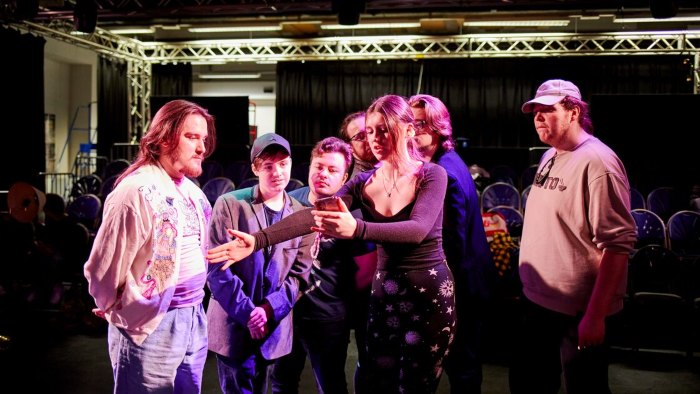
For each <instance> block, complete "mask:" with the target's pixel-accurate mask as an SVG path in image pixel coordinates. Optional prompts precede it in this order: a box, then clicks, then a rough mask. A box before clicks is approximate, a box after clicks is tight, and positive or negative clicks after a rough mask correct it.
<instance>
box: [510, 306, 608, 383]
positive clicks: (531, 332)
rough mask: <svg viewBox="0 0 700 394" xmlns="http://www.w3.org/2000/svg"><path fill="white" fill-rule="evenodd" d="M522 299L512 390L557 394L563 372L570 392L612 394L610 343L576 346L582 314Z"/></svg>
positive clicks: (511, 370)
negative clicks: (554, 308)
mask: <svg viewBox="0 0 700 394" xmlns="http://www.w3.org/2000/svg"><path fill="white" fill-rule="evenodd" d="M521 300H522V305H521V312H522V317H521V325H520V327H516V331H514V333H515V335H516V341H515V344H514V347H515V349H514V354H513V359H512V362H511V366H510V374H509V383H510V390H511V393H513V394H519V393H539V394H556V393H557V392H558V391H559V388H560V386H561V381H562V372H563V381H564V386H565V388H566V393H567V394H577V393H582V394H584V393H586V394H598V393H610V388H609V386H608V347H607V345H606V344H604V345H601V346H597V347H593V348H587V349H583V350H578V348H577V347H578V324H579V322H580V320H581V316H569V315H565V314H562V313H558V312H554V311H552V310H549V309H546V308H543V307H541V306H539V305H537V304H535V303H533V302H531V301H529V300H527V298H526V297H525V296H522V297H521ZM608 321H609V319H607V320H606V324H607V322H608Z"/></svg>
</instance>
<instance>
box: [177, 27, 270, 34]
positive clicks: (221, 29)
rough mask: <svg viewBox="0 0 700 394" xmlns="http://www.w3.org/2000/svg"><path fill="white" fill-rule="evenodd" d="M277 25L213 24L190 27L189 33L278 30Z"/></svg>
mask: <svg viewBox="0 0 700 394" xmlns="http://www.w3.org/2000/svg"><path fill="white" fill-rule="evenodd" d="M280 29H281V28H280V27H279V26H214V27H190V28H189V29H187V30H188V31H189V32H190V33H240V32H249V31H279V30H280Z"/></svg>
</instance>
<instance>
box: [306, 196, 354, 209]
mask: <svg viewBox="0 0 700 394" xmlns="http://www.w3.org/2000/svg"><path fill="white" fill-rule="evenodd" d="M314 208H315V209H316V210H317V211H333V212H347V209H345V204H343V203H342V202H341V201H340V198H339V197H336V196H330V197H324V198H319V199H318V200H316V202H315V203H314Z"/></svg>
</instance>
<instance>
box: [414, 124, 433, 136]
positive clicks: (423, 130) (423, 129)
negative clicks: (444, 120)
mask: <svg viewBox="0 0 700 394" xmlns="http://www.w3.org/2000/svg"><path fill="white" fill-rule="evenodd" d="M413 126H414V127H415V128H416V135H423V134H428V131H429V130H428V121H427V120H417V121H415V122H414V123H413Z"/></svg>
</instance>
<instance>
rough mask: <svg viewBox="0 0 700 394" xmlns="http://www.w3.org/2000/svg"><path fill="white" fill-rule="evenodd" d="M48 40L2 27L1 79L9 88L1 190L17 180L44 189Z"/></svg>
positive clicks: (2, 114)
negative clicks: (41, 180)
mask: <svg viewBox="0 0 700 394" xmlns="http://www.w3.org/2000/svg"><path fill="white" fill-rule="evenodd" d="M44 44H45V40H44V39H43V38H40V37H35V36H33V35H31V34H21V33H20V32H18V31H15V30H11V29H6V28H4V27H0V52H2V53H3V54H4V56H3V60H2V61H0V81H2V87H3V90H4V91H5V100H3V103H4V104H3V105H1V106H0V118H1V119H2V126H0V127H1V129H2V135H3V146H4V147H5V152H4V154H2V155H0V168H2V171H0V190H8V189H9V188H10V186H11V185H12V184H13V183H15V182H17V181H25V182H29V183H32V184H34V185H35V186H36V187H37V188H39V189H41V190H44V185H43V184H39V183H38V181H39V178H38V177H37V176H38V174H39V172H43V171H44V170H45V169H46V156H45V146H44V141H45V138H44ZM11 152H13V153H11ZM18 157H19V159H17V158H18Z"/></svg>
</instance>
